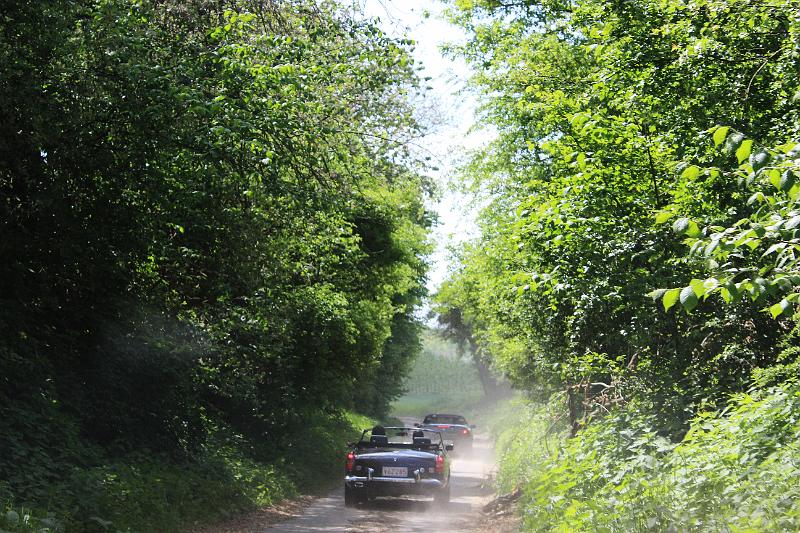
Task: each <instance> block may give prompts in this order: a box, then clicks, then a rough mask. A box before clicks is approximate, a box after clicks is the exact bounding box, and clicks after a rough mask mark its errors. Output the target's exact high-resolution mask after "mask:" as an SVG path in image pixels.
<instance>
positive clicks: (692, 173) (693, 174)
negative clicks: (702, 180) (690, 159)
mask: <svg viewBox="0 0 800 533" xmlns="http://www.w3.org/2000/svg"><path fill="white" fill-rule="evenodd" d="M699 175H700V167H698V166H697V165H689V166H688V167H686V168H685V169H684V170H683V172H681V177H682V178H685V179H688V180H694V179H697V176H699Z"/></svg>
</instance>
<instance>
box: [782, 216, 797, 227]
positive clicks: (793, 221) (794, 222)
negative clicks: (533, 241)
mask: <svg viewBox="0 0 800 533" xmlns="http://www.w3.org/2000/svg"><path fill="white" fill-rule="evenodd" d="M798 225H800V215H798V216H794V217H792V218H790V219H789V220H788V221H787V222H786V224H784V225H783V227H784V228H785V229H794V228H796V227H797V226H798Z"/></svg>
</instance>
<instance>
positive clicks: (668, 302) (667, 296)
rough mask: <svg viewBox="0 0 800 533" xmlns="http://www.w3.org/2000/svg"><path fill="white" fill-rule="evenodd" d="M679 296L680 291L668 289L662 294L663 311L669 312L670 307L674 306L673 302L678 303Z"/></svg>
mask: <svg viewBox="0 0 800 533" xmlns="http://www.w3.org/2000/svg"><path fill="white" fill-rule="evenodd" d="M680 294H681V290H680V289H670V290H668V291H667V292H665V293H664V300H663V301H662V303H663V304H664V311H669V309H670V307H672V306H673V305H675V302H677V301H678V297H679V296H680Z"/></svg>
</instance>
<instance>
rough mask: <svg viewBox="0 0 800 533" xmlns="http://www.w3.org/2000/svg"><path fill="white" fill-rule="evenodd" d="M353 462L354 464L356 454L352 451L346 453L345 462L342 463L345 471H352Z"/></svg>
mask: <svg viewBox="0 0 800 533" xmlns="http://www.w3.org/2000/svg"><path fill="white" fill-rule="evenodd" d="M355 464H356V454H354V453H353V452H350V453H348V454H347V462H346V463H345V465H344V469H345V470H346V471H347V472H352V471H353V465H355Z"/></svg>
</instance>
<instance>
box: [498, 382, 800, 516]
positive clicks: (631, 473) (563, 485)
mask: <svg viewBox="0 0 800 533" xmlns="http://www.w3.org/2000/svg"><path fill="white" fill-rule="evenodd" d="M513 413H514V415H513V416H511V417H509V418H508V419H507V420H506V422H505V424H506V428H505V430H504V431H502V433H501V435H500V438H499V440H498V445H497V450H498V454H499V456H500V470H499V474H498V482H499V484H500V486H501V489H503V490H510V489H511V488H512V487H515V486H520V487H522V488H523V499H522V506H521V509H522V513H523V523H524V526H525V530H526V531H564V532H566V531H608V532H628V531H681V532H682V531H697V532H700V531H703V532H706V531H713V532H717V531H719V532H763V531H775V532H778V531H798V530H800V505H798V501H800V499H799V498H800V486H798V484H797V479H800V441H799V440H798V437H800V387H798V386H797V385H792V384H784V385H782V386H775V387H771V388H767V389H763V390H759V391H753V392H751V393H748V394H739V395H736V396H734V397H733V398H732V399H731V401H730V404H729V406H728V408H727V409H726V410H725V411H723V412H721V413H716V412H715V413H703V414H701V415H699V416H697V417H696V418H695V419H694V420H693V421H692V424H691V427H690V430H689V431H688V433H687V434H686V435H685V436H684V438H683V439H682V440H681V441H680V442H678V443H674V442H671V441H670V440H668V439H666V438H664V437H663V436H661V435H659V434H658V433H657V432H656V431H655V430H654V429H652V428H654V427H656V426H657V424H656V423H655V421H654V420H651V419H649V418H648V416H646V415H643V414H637V413H635V412H634V410H633V409H629V410H627V411H619V412H616V413H614V414H613V415H611V416H609V417H607V418H606V419H605V420H603V421H600V422H597V423H594V424H592V425H591V426H589V427H588V428H586V429H584V430H583V431H581V432H580V434H579V435H578V436H577V437H576V438H573V439H565V438H563V436H565V434H566V432H565V428H564V427H563V426H562V427H558V425H559V422H558V421H556V424H555V426H554V424H553V420H554V418H553V416H552V413H550V412H548V411H547V409H546V408H544V407H541V406H538V407H537V406H532V405H527V406H518V407H517V408H515V409H514V410H513ZM555 433H559V434H560V435H561V437H562V438H557V439H554V438H553V437H554V434H555Z"/></svg>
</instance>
